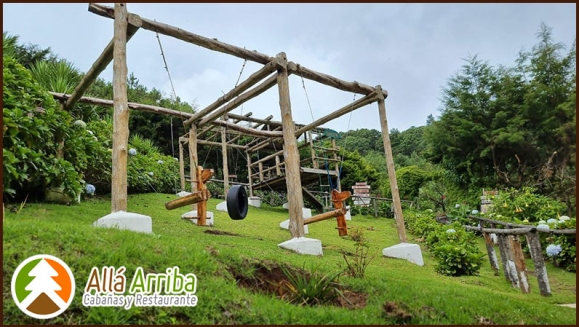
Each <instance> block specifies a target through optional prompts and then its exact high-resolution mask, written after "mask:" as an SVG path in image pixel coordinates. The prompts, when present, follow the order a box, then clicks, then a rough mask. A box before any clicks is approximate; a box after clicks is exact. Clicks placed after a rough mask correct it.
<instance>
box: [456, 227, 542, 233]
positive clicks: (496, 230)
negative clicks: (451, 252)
mask: <svg viewBox="0 0 579 327" xmlns="http://www.w3.org/2000/svg"><path fill="white" fill-rule="evenodd" d="M463 227H464V228H465V229H467V230H470V231H479V232H484V233H494V234H501V235H523V234H527V233H530V232H533V231H536V230H537V228H535V227H527V228H509V229H500V228H479V227H475V226H463Z"/></svg>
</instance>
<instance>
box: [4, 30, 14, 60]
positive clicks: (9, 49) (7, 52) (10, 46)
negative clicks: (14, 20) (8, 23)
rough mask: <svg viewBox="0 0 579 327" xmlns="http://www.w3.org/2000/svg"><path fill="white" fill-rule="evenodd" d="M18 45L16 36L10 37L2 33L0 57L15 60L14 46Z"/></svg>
mask: <svg viewBox="0 0 579 327" xmlns="http://www.w3.org/2000/svg"><path fill="white" fill-rule="evenodd" d="M17 45H18V35H10V34H8V32H3V33H2V55H3V56H10V57H12V58H14V59H16V60H18V58H16V56H17V53H16V46H17Z"/></svg>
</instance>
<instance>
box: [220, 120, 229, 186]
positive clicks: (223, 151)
mask: <svg viewBox="0 0 579 327" xmlns="http://www.w3.org/2000/svg"><path fill="white" fill-rule="evenodd" d="M222 119H223V121H225V118H222ZM227 153H228V152H227V135H226V134H225V127H221V154H222V158H223V194H227V191H229V162H228V159H229V158H228V155H227Z"/></svg>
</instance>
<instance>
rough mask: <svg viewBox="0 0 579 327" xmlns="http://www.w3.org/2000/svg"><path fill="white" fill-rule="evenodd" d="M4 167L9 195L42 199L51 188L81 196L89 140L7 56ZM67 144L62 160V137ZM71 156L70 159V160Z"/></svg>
mask: <svg viewBox="0 0 579 327" xmlns="http://www.w3.org/2000/svg"><path fill="white" fill-rule="evenodd" d="M2 80H3V97H2V100H3V108H2V109H3V110H2V115H3V125H4V127H3V142H4V143H3V149H2V157H3V168H4V177H3V183H4V195H10V196H12V197H15V198H19V199H21V198H23V197H25V196H28V194H30V195H32V196H38V197H42V194H43V192H44V190H45V188H46V187H64V191H65V193H67V194H68V195H70V196H71V197H72V198H76V196H77V195H78V194H79V192H81V191H82V189H83V184H84V181H83V179H82V177H83V176H82V174H80V173H79V170H82V167H83V166H86V165H87V164H88V159H87V157H86V150H85V145H86V141H87V139H84V138H77V137H78V135H79V133H80V130H78V129H75V128H74V127H73V126H72V117H71V116H70V114H69V113H67V112H66V111H64V110H61V109H60V108H59V106H58V104H57V103H56V101H54V99H53V98H52V96H50V95H49V94H48V93H47V92H45V90H43V89H42V88H41V87H40V86H39V85H38V83H36V82H35V81H34V79H33V78H32V75H31V74H30V72H29V71H28V70H26V68H24V66H22V65H20V64H19V63H18V62H17V61H16V60H14V59H13V58H10V57H8V56H4V58H3V77H2ZM59 137H64V138H65V139H67V140H69V142H67V143H65V149H64V150H65V158H58V157H57V153H58V142H57V138H59ZM67 158H69V159H67Z"/></svg>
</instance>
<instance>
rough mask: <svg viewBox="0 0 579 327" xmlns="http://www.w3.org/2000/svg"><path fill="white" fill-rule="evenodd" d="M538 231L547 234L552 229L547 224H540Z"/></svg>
mask: <svg viewBox="0 0 579 327" xmlns="http://www.w3.org/2000/svg"><path fill="white" fill-rule="evenodd" d="M537 229H538V230H540V231H544V232H547V231H549V229H550V227H549V225H547V224H539V225H537Z"/></svg>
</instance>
